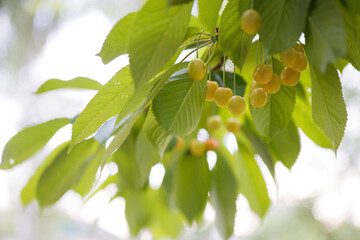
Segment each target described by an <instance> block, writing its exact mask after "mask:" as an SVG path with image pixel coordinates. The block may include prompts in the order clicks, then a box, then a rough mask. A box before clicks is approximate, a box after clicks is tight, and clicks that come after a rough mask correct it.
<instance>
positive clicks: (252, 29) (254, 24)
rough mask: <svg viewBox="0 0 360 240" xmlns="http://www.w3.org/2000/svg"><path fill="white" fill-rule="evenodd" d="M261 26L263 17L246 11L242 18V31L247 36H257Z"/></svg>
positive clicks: (253, 11) (250, 10) (251, 11)
mask: <svg viewBox="0 0 360 240" xmlns="http://www.w3.org/2000/svg"><path fill="white" fill-rule="evenodd" d="M260 26H261V16H260V14H259V13H258V12H257V11H256V10H254V9H249V10H246V11H245V12H244V13H243V15H242V16H241V29H242V30H243V31H244V32H245V33H247V34H250V35H251V34H255V33H257V32H258V31H259V29H260Z"/></svg>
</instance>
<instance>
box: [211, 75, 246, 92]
mask: <svg viewBox="0 0 360 240" xmlns="http://www.w3.org/2000/svg"><path fill="white" fill-rule="evenodd" d="M211 80H213V81H216V82H217V83H218V84H219V86H224V80H223V71H219V72H212V73H211ZM225 87H228V88H230V89H231V90H232V92H233V93H234V95H238V96H242V97H243V96H244V93H245V88H246V82H245V80H244V79H243V77H241V76H240V75H238V74H235V85H234V73H232V72H226V71H225Z"/></svg>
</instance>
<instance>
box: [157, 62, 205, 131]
mask: <svg viewBox="0 0 360 240" xmlns="http://www.w3.org/2000/svg"><path fill="white" fill-rule="evenodd" d="M205 95H206V79H205V78H204V79H202V80H200V81H194V80H193V79H192V78H191V77H190V76H189V74H188V72H187V69H183V70H180V71H178V72H176V73H175V74H174V75H173V76H172V77H171V78H170V79H169V81H168V83H167V84H166V85H165V86H164V87H163V88H162V89H161V90H160V92H159V93H158V95H157V96H156V97H155V98H154V100H153V111H154V115H155V117H156V119H157V120H158V122H159V124H160V125H161V126H162V127H163V128H164V129H165V131H166V132H167V133H169V134H173V135H176V136H186V135H188V134H189V133H191V132H192V131H193V130H194V129H195V128H196V127H197V125H198V123H199V121H200V118H201V112H202V109H203V106H204V102H205Z"/></svg>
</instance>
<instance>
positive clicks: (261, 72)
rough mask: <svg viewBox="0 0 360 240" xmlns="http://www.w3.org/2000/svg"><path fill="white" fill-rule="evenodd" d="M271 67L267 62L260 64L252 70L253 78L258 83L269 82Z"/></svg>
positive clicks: (271, 72) (271, 74)
mask: <svg viewBox="0 0 360 240" xmlns="http://www.w3.org/2000/svg"><path fill="white" fill-rule="evenodd" d="M273 74H274V73H273V69H272V67H271V65H269V64H260V65H258V66H257V67H256V68H255V70H254V74H253V76H254V80H255V81H256V82H257V83H259V84H265V83H268V82H270V80H271V78H272V76H273Z"/></svg>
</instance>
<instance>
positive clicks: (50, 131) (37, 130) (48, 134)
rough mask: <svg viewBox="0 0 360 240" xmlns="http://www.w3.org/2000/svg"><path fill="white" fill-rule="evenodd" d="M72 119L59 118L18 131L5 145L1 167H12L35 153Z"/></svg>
mask: <svg viewBox="0 0 360 240" xmlns="http://www.w3.org/2000/svg"><path fill="white" fill-rule="evenodd" d="M70 121H71V119H69V118H58V119H54V120H50V121H47V122H44V123H41V124H39V125H35V126H31V127H28V128H25V129H23V130H22V131H20V132H18V133H17V134H16V135H15V136H13V137H12V138H11V139H10V140H9V141H8V142H7V144H6V145H5V147H4V150H3V154H2V159H1V164H0V169H9V168H12V167H14V166H16V165H17V164H19V163H21V162H23V161H25V160H26V159H28V158H29V157H31V156H32V155H34V154H35V153H36V152H37V151H39V150H40V149H41V148H43V147H44V146H45V144H46V143H47V142H48V141H49V140H50V138H52V136H54V134H55V133H56V132H57V131H58V130H59V129H60V128H62V127H64V126H65V125H67V124H69V123H70Z"/></svg>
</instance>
